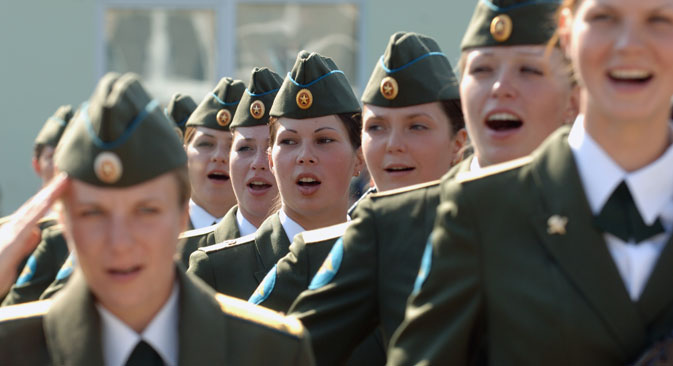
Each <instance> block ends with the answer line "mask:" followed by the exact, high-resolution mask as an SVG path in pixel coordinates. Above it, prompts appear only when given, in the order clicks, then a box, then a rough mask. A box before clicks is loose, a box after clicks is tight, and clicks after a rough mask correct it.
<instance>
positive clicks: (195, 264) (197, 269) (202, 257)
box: [187, 250, 215, 288]
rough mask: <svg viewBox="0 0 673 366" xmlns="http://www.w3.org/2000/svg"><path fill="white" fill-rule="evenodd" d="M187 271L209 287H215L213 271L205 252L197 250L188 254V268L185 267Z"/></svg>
mask: <svg viewBox="0 0 673 366" xmlns="http://www.w3.org/2000/svg"><path fill="white" fill-rule="evenodd" d="M187 273H191V274H193V275H195V276H197V277H199V278H200V279H202V280H203V281H204V282H205V283H207V284H208V285H209V286H210V287H212V288H215V272H214V270H213V265H212V263H211V262H210V258H209V257H208V254H206V252H204V251H202V250H197V251H195V252H194V253H192V255H190V256H189V269H187Z"/></svg>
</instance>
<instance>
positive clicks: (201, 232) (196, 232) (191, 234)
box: [178, 224, 217, 239]
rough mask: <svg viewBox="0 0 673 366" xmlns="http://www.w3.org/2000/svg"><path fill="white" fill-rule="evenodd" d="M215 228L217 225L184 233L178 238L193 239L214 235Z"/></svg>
mask: <svg viewBox="0 0 673 366" xmlns="http://www.w3.org/2000/svg"><path fill="white" fill-rule="evenodd" d="M215 227H217V224H215V225H210V226H206V227H202V228H200V229H193V230H187V231H183V232H182V233H180V236H178V239H184V238H191V237H194V236H199V235H204V234H208V233H212V232H213V231H215Z"/></svg>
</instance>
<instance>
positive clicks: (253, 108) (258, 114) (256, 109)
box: [250, 100, 264, 119]
mask: <svg viewBox="0 0 673 366" xmlns="http://www.w3.org/2000/svg"><path fill="white" fill-rule="evenodd" d="M250 115H251V116H252V118H254V119H260V118H262V117H264V103H262V101H261V100H256V101H254V102H252V104H251V105H250Z"/></svg>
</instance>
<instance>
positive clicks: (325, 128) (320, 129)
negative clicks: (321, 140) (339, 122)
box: [313, 126, 336, 133]
mask: <svg viewBox="0 0 673 366" xmlns="http://www.w3.org/2000/svg"><path fill="white" fill-rule="evenodd" d="M323 130H332V131H336V129H334V128H332V127H327V126H325V127H320V128H318V129H316V130H315V131H313V133H316V132H320V131H323Z"/></svg>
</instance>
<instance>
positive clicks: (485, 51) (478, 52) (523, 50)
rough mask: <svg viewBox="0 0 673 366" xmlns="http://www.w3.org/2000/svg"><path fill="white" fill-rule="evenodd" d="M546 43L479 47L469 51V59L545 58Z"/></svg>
mask: <svg viewBox="0 0 673 366" xmlns="http://www.w3.org/2000/svg"><path fill="white" fill-rule="evenodd" d="M546 49H547V48H546V46H545V45H526V46H503V47H479V48H474V49H471V50H469V51H466V52H467V61H468V62H469V61H471V60H474V59H482V58H490V59H500V60H505V59H514V58H521V57H530V58H544V57H545V51H546Z"/></svg>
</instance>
